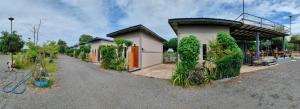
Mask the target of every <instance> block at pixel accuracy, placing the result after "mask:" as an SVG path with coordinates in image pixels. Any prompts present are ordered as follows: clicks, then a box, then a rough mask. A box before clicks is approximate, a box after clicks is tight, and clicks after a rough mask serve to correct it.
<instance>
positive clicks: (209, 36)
mask: <svg viewBox="0 0 300 109" xmlns="http://www.w3.org/2000/svg"><path fill="white" fill-rule="evenodd" d="M218 32H228V33H229V32H230V30H229V27H227V26H209V25H202V26H200V25H199V26H196V25H194V26H179V27H178V31H177V33H178V35H177V36H178V39H179V40H180V39H182V38H183V37H185V36H188V35H194V36H196V37H197V39H198V40H199V41H200V42H201V49H200V55H199V61H200V62H202V61H203V51H202V49H203V48H202V44H206V45H207V48H208V43H209V41H211V40H214V39H216V38H217V33H218ZM208 50H209V48H208V49H207V51H208Z"/></svg>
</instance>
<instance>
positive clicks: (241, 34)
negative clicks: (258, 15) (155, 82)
mask: <svg viewBox="0 0 300 109" xmlns="http://www.w3.org/2000/svg"><path fill="white" fill-rule="evenodd" d="M169 24H170V25H171V27H172V29H173V30H174V31H175V33H176V34H178V33H177V29H178V26H183V25H214V26H227V27H229V28H230V34H231V35H232V36H233V37H234V38H236V39H247V40H255V36H256V33H257V32H260V33H261V34H260V37H261V38H265V39H270V38H274V37H283V36H287V35H288V34H286V33H282V32H278V31H276V30H273V29H269V28H264V27H260V26H256V25H250V24H245V23H243V22H240V21H235V20H227V19H216V18H176V19H169Z"/></svg>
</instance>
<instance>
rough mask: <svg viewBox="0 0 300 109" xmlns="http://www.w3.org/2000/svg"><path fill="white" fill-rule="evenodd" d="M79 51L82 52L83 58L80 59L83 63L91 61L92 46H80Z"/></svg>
mask: <svg viewBox="0 0 300 109" xmlns="http://www.w3.org/2000/svg"><path fill="white" fill-rule="evenodd" d="M79 50H80V52H81V57H80V59H81V60H82V61H88V59H89V56H88V54H89V53H90V51H91V45H82V46H80V48H79Z"/></svg>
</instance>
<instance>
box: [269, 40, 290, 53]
mask: <svg viewBox="0 0 300 109" xmlns="http://www.w3.org/2000/svg"><path fill="white" fill-rule="evenodd" d="M282 39H283V38H282V37H277V38H273V39H272V40H271V42H272V44H271V46H272V48H278V50H282ZM287 43H288V41H287V39H286V38H285V40H284V44H285V47H287V46H288V45H287Z"/></svg>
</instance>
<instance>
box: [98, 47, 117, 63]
mask: <svg viewBox="0 0 300 109" xmlns="http://www.w3.org/2000/svg"><path fill="white" fill-rule="evenodd" d="M99 49H100V50H101V66H102V67H104V68H106V69H113V68H114V67H113V66H114V65H115V64H114V60H115V59H116V57H117V54H116V50H115V49H116V46H113V45H102V46H100V47H99Z"/></svg>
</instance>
